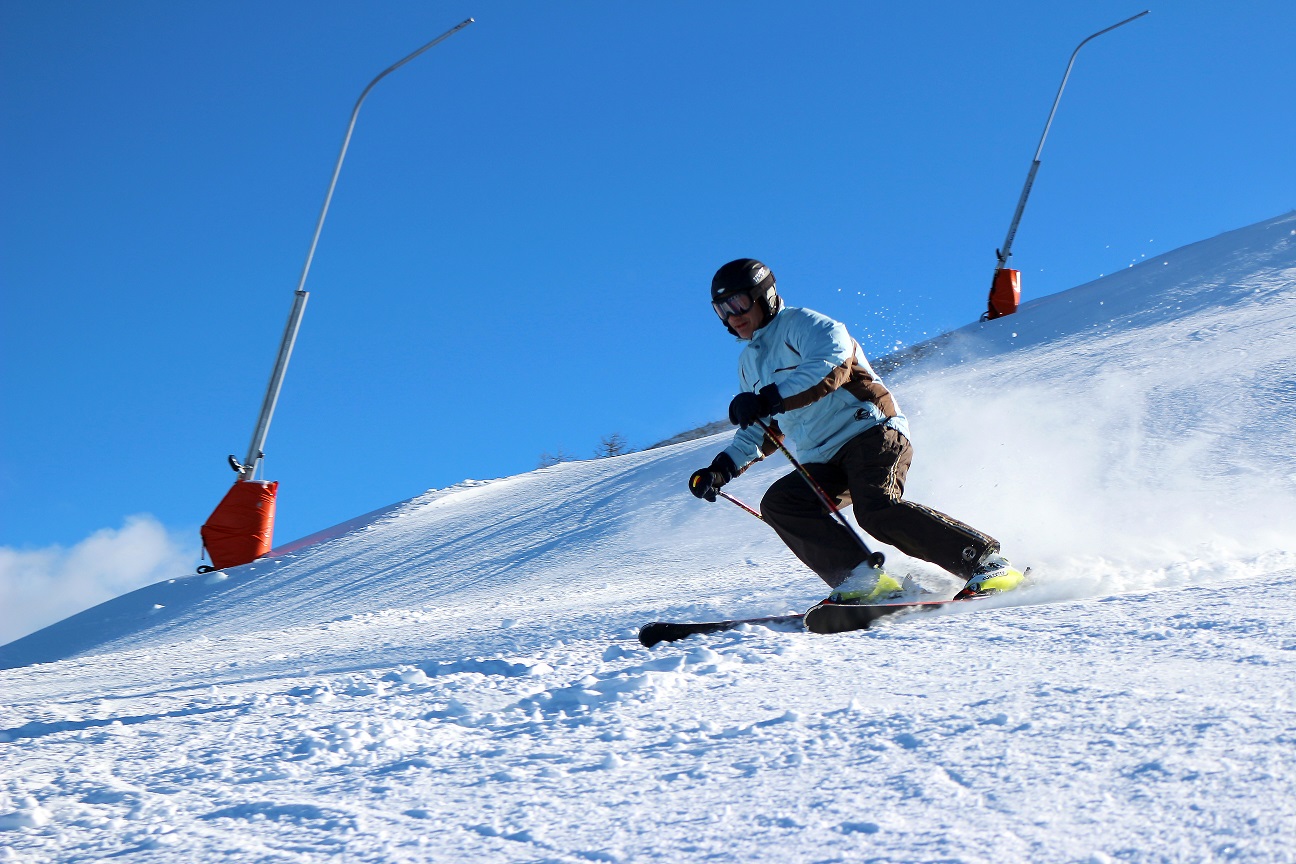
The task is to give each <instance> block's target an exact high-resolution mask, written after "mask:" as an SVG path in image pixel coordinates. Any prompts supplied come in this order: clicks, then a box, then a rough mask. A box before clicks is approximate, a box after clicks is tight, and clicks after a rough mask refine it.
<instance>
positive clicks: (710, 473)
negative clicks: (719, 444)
mask: <svg viewBox="0 0 1296 864" xmlns="http://www.w3.org/2000/svg"><path fill="white" fill-rule="evenodd" d="M737 476H738V466H736V465H734V463H733V460H732V459H730V458H729V454H728V453H721V454H720V455H719V456H717V457H716V458H715V459H714V460H712V462H711V467H710V468H703V469H702V470H701V471H694V472H693V476H692V477H690V478H689V491H690V492H692V493H693V494H694V495H696V496H697V497H699V498H705V499H706V500H708V501H710V502H712V503H715V500H716V490H717V489H719V488H720V487H721V486H723V485H724V484H726V483H728V482H729V481H730V480H732V479H733V478H735V477H737Z"/></svg>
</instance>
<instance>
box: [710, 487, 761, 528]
mask: <svg viewBox="0 0 1296 864" xmlns="http://www.w3.org/2000/svg"><path fill="white" fill-rule="evenodd" d="M716 494H717V495H719V496H720V497H721V498H723V499H725V500H726V501H732V502H733V503H734V504H737V505H738V506H739V507H741V508H742V509H744V510H746V511H747V512H748V513H750V514H751V515H753V516H755V517H756V518H757V519H759V520H761V521H762V522H764V521H765V517H764V516H762V515H761V514H760V513H758V512H757V511H756V509H755V508H754V507H749V506H748V505H746V504H744V503H743V502H741V501H739V500H738V499H737V498H735V497H734V496H732V495H730V494H729V493H728V492H722V491H720V490H719V489H717V490H716Z"/></svg>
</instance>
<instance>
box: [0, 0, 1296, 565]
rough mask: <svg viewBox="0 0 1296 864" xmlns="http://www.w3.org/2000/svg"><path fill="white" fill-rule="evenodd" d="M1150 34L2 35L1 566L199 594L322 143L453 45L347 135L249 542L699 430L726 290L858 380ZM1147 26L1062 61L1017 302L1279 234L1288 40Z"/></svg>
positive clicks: (290, 14)
mask: <svg viewBox="0 0 1296 864" xmlns="http://www.w3.org/2000/svg"><path fill="white" fill-rule="evenodd" d="M1143 8H1148V7H1145V6H1142V5H1137V4H1130V3H1126V2H1109V0H1094V2H1085V3H1050V4H1039V3H1029V2H997V3H986V4H968V3H958V2H934V3H921V4H865V3H846V2H843V3H829V2H824V3H807V4H791V3H775V2H732V3H726V2H717V3H682V2H680V3H669V2H659V3H651V4H648V3H642V4H631V3H594V2H582V3H567V2H560V3H552V4H539V3H523V2H513V3H502V2H467V3H458V2H456V3H409V2H387V3H382V4H357V3H341V2H310V3H306V2H279V3H273V4H261V3H251V2H236V3H171V2H134V0H131V2H120V3H112V4H106V3H98V2H55V3H50V2H36V0H10V2H6V3H4V4H3V5H0V87H2V89H0V107H2V109H3V113H4V117H5V121H4V123H3V124H2V126H0V290H2V291H3V313H2V315H0V327H2V328H3V330H2V331H0V363H2V372H3V401H4V406H5V408H4V419H3V426H2V427H0V428H2V430H3V431H2V433H0V434H2V436H3V438H2V440H0V547H4V548H7V549H9V550H11V551H12V550H18V551H23V550H34V549H40V548H45V547H50V546H52V545H55V544H57V545H60V546H65V547H67V546H72V545H73V544H77V543H80V542H82V541H83V540H84V539H85V538H87V537H89V536H91V535H93V534H94V532H97V531H101V530H103V529H115V528H120V527H122V526H123V525H125V524H126V522H127V519H128V518H129V517H133V516H137V515H139V514H150V515H151V516H152V517H153V519H155V520H156V521H157V522H159V523H161V525H163V526H166V528H167V529H168V530H170V531H174V532H176V536H179V537H188V538H191V540H192V549H191V550H190V551H191V552H192V558H193V559H194V560H193V563H197V553H198V537H197V528H198V526H199V525H200V524H201V523H202V521H203V520H204V518H205V517H206V516H207V514H208V513H209V512H210V511H211V509H212V508H213V507H214V506H215V504H216V503H217V501H218V500H219V499H220V497H221V496H222V495H223V494H224V492H225V490H226V488H227V487H228V485H229V484H230V482H232V480H233V474H232V472H231V471H230V470H229V468H228V467H227V465H226V463H225V457H226V455H227V454H230V453H234V454H238V455H239V456H240V457H241V456H242V455H243V453H244V451H245V450H246V448H247V444H248V439H249V437H250V435H251V432H252V426H253V423H254V421H255V418H256V412H257V409H258V408H259V405H260V400H261V397H262V394H263V391H264V388H265V383H266V379H267V377H268V375H269V372H270V367H271V363H272V361H273V356H274V351H275V349H276V346H277V344H278V340H279V337H280V334H281V331H282V328H283V324H284V320H285V318H286V317H287V314H288V310H289V306H290V304H291V300H292V291H293V288H294V287H295V285H296V281H297V277H298V274H299V271H300V268H301V265H302V261H303V259H304V256H305V254H306V249H307V246H308V243H309V240H310V235H311V232H312V230H313V228H314V224H315V219H316V216H317V214H318V211H319V206H320V203H321V201H322V199H323V195H324V191H325V187H326V185H327V181H328V178H329V174H330V172H331V170H332V167H333V163H334V160H335V159H336V156H337V150H338V146H339V144H340V143H341V137H342V133H343V131H344V129H345V125H346V121H347V118H348V116H349V113H350V110H351V107H352V105H353V103H354V101H355V99H356V97H357V96H358V95H359V92H360V90H361V89H362V88H363V87H364V85H365V84H366V83H367V82H368V81H369V80H370V79H371V78H372V77H373V76H374V75H375V74H377V73H378V72H379V71H381V70H382V69H383V68H385V67H386V66H388V65H389V64H390V63H392V62H394V61H395V60H397V59H399V58H400V57H402V56H403V55H405V54H406V53H408V52H409V51H412V50H413V49H415V48H417V47H418V46H419V45H421V44H423V43H424V42H426V41H428V40H429V39H431V38H432V37H434V36H435V35H437V34H438V33H440V32H442V31H444V30H445V29H447V28H449V27H450V26H452V25H454V24H455V23H457V22H458V21H460V20H462V19H464V18H466V17H469V16H474V17H476V18H477V23H476V24H474V25H472V26H471V27H469V28H467V29H466V30H464V31H463V32H461V33H459V34H458V35H456V36H454V37H453V38H451V39H450V40H448V41H447V42H445V43H444V44H442V45H440V46H438V47H437V48H435V49H433V50H432V51H431V52H429V53H428V54H426V55H425V56H423V57H420V58H419V59H418V60H416V61H414V62H413V63H411V64H410V65H409V66H407V67H405V68H403V69H401V70H399V71H398V72H396V73H395V74H393V75H392V76H391V77H389V78H388V79H386V80H384V81H383V82H382V83H381V84H380V85H379V86H378V87H377V88H376V89H375V90H374V92H373V94H372V95H371V96H370V97H369V99H368V101H367V102H366V104H365V107H364V110H363V111H362V113H361V116H360V122H359V124H358V126H357V129H356V134H355V137H354V139H353V141H352V144H351V149H350V153H349V155H348V158H347V162H346V165H345V167H344V169H343V172H342V175H341V180H340V182H339V185H338V189H337V193H336V195H335V197H334V200H333V204H332V209H331V211H330V215H329V220H328V222H327V224H326V225H325V228H324V232H323V236H322V239H321V241H320V246H319V251H318V254H317V256H316V259H315V262H314V266H313V268H312V271H311V277H310V281H309V283H308V285H307V288H308V290H309V291H310V292H311V300H310V305H309V308H308V310H307V313H306V317H305V322H304V326H303V329H302V333H301V338H300V340H299V341H298V344H297V351H296V354H295V355H294V358H293V362H292V366H291V368H290V370H289V372H288V377H287V381H286V384H285V389H284V394H283V398H282V400H281V402H280V406H279V410H278V413H277V414H276V417H275V421H274V425H273V427H272V428H271V430H270V436H269V442H268V446H267V448H266V449H267V460H266V476H267V477H268V478H270V479H277V480H279V481H281V483H282V487H281V490H280V498H279V521H278V527H277V531H276V540H277V541H278V542H280V543H283V542H286V541H289V540H292V539H294V538H296V537H299V536H302V535H304V534H308V533H310V532H313V531H316V530H319V529H322V528H325V527H327V526H329V525H331V524H334V523H337V522H340V521H343V520H345V519H347V518H350V517H353V516H356V515H358V514H360V513H363V512H366V511H368V510H372V509H375V508H378V507H381V506H384V505H387V504H390V503H393V502H395V501H399V500H402V499H404V498H408V497H410V496H413V495H416V494H418V493H420V492H422V491H423V490H425V489H428V488H432V487H443V486H447V485H450V484H453V483H456V482H458V481H461V480H463V479H465V478H474V479H484V478H490V477H498V476H506V475H510V474H515V473H519V472H523V471H527V470H530V469H532V468H534V467H535V466H536V463H537V460H538V458H539V457H540V454H541V453H544V452H555V451H558V450H560V449H561V450H563V451H565V452H567V453H570V454H572V455H575V456H578V457H582V458H584V457H588V456H590V455H592V453H593V451H594V449H595V447H596V446H597V445H598V443H599V440H600V438H601V437H603V436H605V435H608V434H610V433H613V432H619V433H621V434H623V435H624V436H626V437H627V438H628V439H629V441H630V443H631V444H632V445H633V446H635V447H643V446H647V445H649V444H651V443H653V442H655V441H658V440H660V439H663V438H666V437H669V436H670V435H673V434H675V433H677V432H679V431H682V430H684V429H687V428H691V427H693V426H696V425H698V424H701V423H704V422H707V421H710V420H714V419H717V418H719V417H721V416H723V415H724V411H725V407H726V405H727V403H728V400H729V398H730V396H731V395H732V392H733V389H734V386H735V384H734V380H735V374H734V368H735V358H736V355H737V353H738V345H736V344H735V342H734V340H732V339H731V338H729V337H728V336H727V335H726V334H725V333H724V332H723V330H722V329H721V328H720V325H719V324H718V322H717V321H716V319H715V317H714V315H713V313H712V312H711V310H710V309H709V307H708V304H707V300H706V291H707V287H708V284H709V280H710V276H711V273H712V272H713V271H714V270H715V269H716V267H718V266H719V265H720V264H722V263H724V262H725V261H727V260H729V259H731V258H735V257H742V256H753V257H758V258H761V259H762V260H764V261H766V262H767V263H768V264H770V265H771V267H772V268H773V269H774V272H775V274H776V275H777V277H778V279H779V285H780V288H781V290H782V292H783V294H784V295H785V296H786V297H787V298H788V299H789V301H790V302H792V303H793V304H796V305H804V306H809V307H811V308H815V309H818V310H820V311H822V312H825V313H828V314H831V315H833V316H834V317H838V318H840V319H842V320H844V321H845V322H846V323H847V324H848V325H849V326H850V327H851V329H852V332H853V333H854V335H856V337H857V338H859V339H860V341H861V342H862V343H863V344H864V346H865V349H866V350H867V351H868V352H869V353H870V354H871V355H874V356H878V355H881V354H885V353H887V351H889V350H890V349H892V348H893V347H895V346H897V345H904V344H910V343H912V342H915V341H920V340H921V339H923V338H925V337H926V336H929V335H935V334H937V333H940V332H943V331H945V330H948V329H951V328H953V327H957V326H960V325H962V324H965V323H968V322H971V321H973V320H975V319H976V317H977V316H978V315H979V313H980V312H981V311H982V308H983V306H984V298H985V293H986V289H987V283H988V280H989V276H990V273H991V270H992V268H993V265H994V250H995V248H996V247H997V246H998V245H999V244H1000V243H1001V242H1002V240H1003V235H1004V232H1005V230H1006V229H1007V225H1008V221H1009V218H1010V216H1011V213H1012V208H1013V205H1014V204H1015V203H1016V199H1017V196H1018V193H1019V191H1020V188H1021V183H1022V181H1023V179H1024V177H1025V173H1026V169H1027V168H1028V166H1029V163H1030V158H1031V155H1032V154H1033V152H1034V149H1035V145H1036V143H1037V142H1038V138H1039V134H1040V131H1041V129H1042V127H1043V123H1044V119H1045V117H1046V115H1047V112H1048V108H1049V105H1050V103H1051V101H1052V99H1053V96H1054V93H1055V92H1056V89H1057V86H1058V82H1059V80H1060V78H1061V75H1062V71H1063V69H1064V67H1065V64H1066V60H1067V58H1068V56H1069V54H1070V52H1071V50H1072V49H1073V48H1074V47H1075V45H1076V43H1077V42H1079V41H1080V39H1082V38H1083V37H1084V36H1086V35H1088V34H1090V33H1092V32H1094V31H1096V30H1099V29H1101V28H1103V27H1105V26H1107V25H1109V24H1112V23H1114V22H1116V21H1118V20H1120V19H1122V18H1125V17H1128V16H1129V15H1132V14H1134V13H1136V12H1138V11H1141V10H1142V9H1143ZM1151 9H1152V12H1151V14H1150V15H1148V16H1147V17H1145V18H1143V19H1141V20H1139V21H1137V22H1134V23H1132V24H1130V25H1128V26H1127V27H1124V28H1122V29H1120V30H1117V31H1115V32H1113V33H1111V34H1108V35H1106V36H1103V37H1102V38H1100V39H1098V40H1096V41H1094V42H1092V43H1090V44H1089V45H1088V46H1086V48H1085V49H1084V51H1082V52H1081V54H1080V57H1079V60H1078V62H1077V65H1076V69H1075V72H1074V74H1073V76H1072V79H1071V81H1070V83H1069V84H1068V87H1067V91H1066V94H1065V96H1064V98H1063V101H1062V105H1061V108H1060V110H1059V113H1058V117H1057V120H1056V122H1055V123H1054V126H1053V129H1052V131H1051V132H1050V136H1049V139H1048V143H1047V146H1046V149H1045V151H1044V154H1043V167H1042V168H1041V171H1040V174H1039V179H1038V181H1037V183H1036V186H1035V190H1034V193H1033V195H1032V198H1031V201H1030V205H1029V207H1028V209H1027V212H1026V217H1025V220H1024V222H1023V225H1022V228H1021V231H1020V233H1019V235H1018V238H1017V242H1016V245H1015V247H1014V251H1015V255H1014V260H1013V263H1014V265H1015V266H1017V267H1018V268H1020V269H1021V270H1022V271H1023V275H1024V294H1025V296H1026V297H1028V298H1030V297H1038V296H1041V295H1044V294H1049V293H1053V292H1056V291H1059V290H1063V289H1066V288H1069V287H1072V286H1073V285H1076V284H1080V283H1083V282H1086V281H1089V280H1091V279H1093V278H1096V277H1098V276H1099V275H1101V274H1103V273H1110V272H1113V271H1114V270H1116V269H1119V268H1122V267H1126V266H1128V265H1129V264H1131V263H1135V262H1137V261H1139V260H1141V259H1142V256H1144V255H1151V254H1154V253H1156V252H1160V251H1166V250H1169V249H1172V248H1175V247H1177V246H1180V245H1183V244H1185V243H1188V242H1192V241H1195V240H1199V239H1203V238H1205V237H1208V236H1212V235H1214V234H1217V233H1219V232H1222V231H1225V230H1229V229H1232V228H1236V227H1240V226H1242V225H1245V224H1249V223H1251V222H1255V221H1258V220H1260V219H1264V218H1268V217H1272V216H1275V215H1278V214H1279V213H1282V212H1285V211H1286V210H1289V209H1291V208H1293V207H1296V160H1293V159H1292V157H1291V150H1292V142H1293V141H1294V140H1296V115H1294V114H1293V112H1292V110H1291V84H1292V82H1293V81H1296V52H1293V51H1292V47H1291V34H1292V33H1293V32H1296V6H1293V4H1291V3H1289V2H1248V3H1242V4H1225V3H1205V2H1176V3H1165V4H1162V5H1160V6H1152V7H1151ZM900 396H901V400H902V402H903V393H901V394H900ZM683 483H684V478H681V487H680V488H681V492H682V493H683V490H684V485H683Z"/></svg>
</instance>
